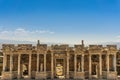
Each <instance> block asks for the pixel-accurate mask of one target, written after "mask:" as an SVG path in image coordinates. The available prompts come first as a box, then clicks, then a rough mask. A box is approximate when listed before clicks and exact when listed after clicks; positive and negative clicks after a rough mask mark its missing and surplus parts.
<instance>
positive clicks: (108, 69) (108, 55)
mask: <svg viewBox="0 0 120 80" xmlns="http://www.w3.org/2000/svg"><path fill="white" fill-rule="evenodd" d="M107 72H108V73H109V54H107Z"/></svg>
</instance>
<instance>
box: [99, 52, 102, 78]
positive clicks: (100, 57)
mask: <svg viewBox="0 0 120 80" xmlns="http://www.w3.org/2000/svg"><path fill="white" fill-rule="evenodd" d="M99 65H100V78H101V77H102V55H101V54H100V55H99Z"/></svg>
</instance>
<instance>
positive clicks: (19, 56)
mask: <svg viewBox="0 0 120 80" xmlns="http://www.w3.org/2000/svg"><path fill="white" fill-rule="evenodd" d="M20 58H21V54H19V55H18V78H20Z"/></svg>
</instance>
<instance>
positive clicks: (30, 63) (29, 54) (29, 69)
mask: <svg viewBox="0 0 120 80" xmlns="http://www.w3.org/2000/svg"><path fill="white" fill-rule="evenodd" d="M29 77H30V78H31V54H29Z"/></svg>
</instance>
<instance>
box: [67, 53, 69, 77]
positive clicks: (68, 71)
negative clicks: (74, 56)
mask: <svg viewBox="0 0 120 80" xmlns="http://www.w3.org/2000/svg"><path fill="white" fill-rule="evenodd" d="M67 78H68V79H69V53H68V52H67Z"/></svg>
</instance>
